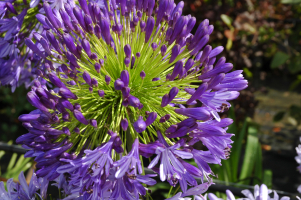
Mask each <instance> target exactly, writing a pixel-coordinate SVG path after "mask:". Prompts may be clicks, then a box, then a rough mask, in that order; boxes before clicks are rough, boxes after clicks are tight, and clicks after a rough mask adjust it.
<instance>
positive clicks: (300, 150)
mask: <svg viewBox="0 0 301 200" xmlns="http://www.w3.org/2000/svg"><path fill="white" fill-rule="evenodd" d="M299 139H300V141H301V138H299ZM296 152H297V156H296V157H295V160H296V162H297V163H298V164H299V166H298V167H297V170H298V171H299V172H300V173H301V144H299V145H298V146H297V147H296ZM297 190H298V192H299V193H301V185H300V186H299V187H298V189H297Z"/></svg>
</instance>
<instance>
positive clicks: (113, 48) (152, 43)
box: [56, 10, 201, 152]
mask: <svg viewBox="0 0 301 200" xmlns="http://www.w3.org/2000/svg"><path fill="white" fill-rule="evenodd" d="M115 15H117V10H115ZM131 16H133V13H131ZM149 18H152V17H151V16H147V14H146V13H143V15H142V17H141V19H140V21H138V23H137V26H135V27H134V28H133V27H130V21H131V20H132V17H129V16H126V17H125V16H122V14H121V16H120V19H121V22H122V23H123V24H124V26H123V30H122V31H120V32H119V33H118V32H114V31H112V29H111V28H110V34H111V36H112V37H111V40H112V41H111V43H110V45H108V44H107V43H106V41H105V40H104V39H103V38H101V37H100V38H99V37H97V36H96V34H93V33H89V32H86V31H84V30H83V29H82V32H81V33H82V34H79V33H78V32H76V31H74V32H72V33H70V34H69V36H72V39H73V41H75V43H76V44H78V46H80V45H81V44H82V43H83V41H86V42H88V45H89V46H90V50H91V52H89V53H88V54H90V56H89V55H88V54H87V52H85V51H84V49H83V50H81V52H80V57H79V58H77V60H76V62H77V64H78V65H79V67H78V68H77V69H76V71H77V72H76V77H74V76H72V75H70V74H69V76H68V77H67V76H60V79H61V81H63V82H64V83H65V85H66V86H67V88H68V89H69V90H70V91H71V92H72V93H73V94H75V95H76V96H77V99H76V100H71V99H69V101H70V102H71V103H72V104H73V105H80V109H79V110H80V111H81V112H82V114H83V116H84V118H85V119H87V120H90V119H95V120H96V121H97V126H96V127H94V126H92V125H86V124H83V123H81V122H79V121H78V120H77V119H76V118H74V117H72V118H70V121H66V122H64V123H60V124H59V125H57V126H56V128H57V129H62V128H63V127H67V128H68V129H69V130H70V132H71V136H70V139H71V141H72V142H73V145H74V146H77V152H79V151H80V150H81V149H82V147H83V145H84V143H85V142H86V141H87V140H90V141H91V148H94V147H95V146H98V145H100V144H101V143H103V142H105V141H106V140H108V136H109V135H108V134H106V133H107V131H108V130H112V131H114V132H117V133H119V134H120V137H121V139H122V140H123V141H124V144H126V140H127V139H129V134H130V135H131V136H132V138H137V137H139V138H140V139H141V141H142V142H144V143H149V142H150V141H155V138H156V135H157V134H156V130H158V129H160V130H161V131H162V132H164V131H165V130H166V129H167V128H168V127H170V126H171V125H172V124H176V123H178V122H180V121H182V120H183V119H184V118H185V117H184V116H182V115H179V114H177V113H175V112H174V109H175V108H174V107H172V106H170V105H166V106H162V97H163V96H164V95H166V94H168V93H169V92H170V90H171V89H172V88H173V87H177V88H178V89H179V92H178V93H177V95H176V97H175V99H173V101H172V103H177V104H185V103H186V102H185V101H183V100H184V99H186V100H187V99H189V96H190V95H189V94H188V93H186V92H185V91H184V88H185V87H187V86H189V87H193V86H191V85H190V84H191V82H201V81H199V80H197V77H196V74H195V73H192V74H190V75H187V74H186V76H185V75H183V77H182V78H179V77H178V78H176V79H174V80H172V81H169V80H168V79H167V78H166V76H167V75H168V74H170V75H171V74H172V72H173V70H174V66H175V64H176V63H177V62H178V61H180V60H181V61H180V62H181V64H182V65H183V64H184V63H185V62H186V61H187V60H188V59H189V58H190V52H191V51H189V50H188V49H187V48H186V46H184V47H182V50H183V51H182V52H181V53H179V54H178V55H177V56H175V58H173V61H171V59H170V58H171V56H172V54H173V52H172V50H173V48H174V47H175V45H178V44H176V41H174V42H173V43H172V44H170V45H169V44H168V43H169V41H168V40H166V33H167V32H166V30H168V27H169V25H168V23H167V22H166V21H163V22H162V23H161V24H160V28H157V27H154V28H153V29H152V30H148V31H151V34H150V37H149V38H150V39H148V40H147V39H146V38H145V37H146V32H145V30H144V31H143V30H142V29H141V26H140V23H144V22H147V21H148V19H149ZM102 19H103V18H102ZM155 20H156V19H155ZM115 25H116V23H115V22H114V20H110V27H114V26H115ZM61 34H62V36H63V37H67V36H66V35H64V34H65V33H63V31H62V30H61ZM162 46H163V47H162ZM127 47H130V49H128V50H129V51H130V55H131V56H130V57H127V55H126V53H125V51H126V48H127ZM166 47H167V48H166ZM179 47H180V46H179V45H178V47H177V48H179ZM64 48H65V49H62V50H63V51H66V52H68V51H69V50H68V48H66V46H65V45H64ZM163 49H165V50H163ZM162 51H166V52H162ZM57 53H59V52H57ZM93 54H94V55H93ZM91 55H92V56H91ZM95 55H96V56H95ZM91 58H92V59H91ZM57 62H58V63H61V64H65V65H66V66H68V67H69V68H70V64H69V63H67V62H68V59H67V60H65V62H63V60H58V61H57ZM199 64H200V63H195V65H199ZM71 65H72V63H71ZM97 65H98V66H99V65H100V70H99V69H98V70H97V69H95V66H97ZM182 68H183V66H182ZM124 71H127V72H128V76H129V83H128V88H129V89H130V96H134V97H136V98H137V99H139V101H140V105H137V107H136V106H131V105H128V106H127V105H125V104H128V103H127V101H128V98H127V97H124V95H123V94H122V90H120V89H119V90H116V87H114V83H115V82H116V80H120V77H121V74H122V72H124ZM84 73H88V75H89V76H90V77H91V79H92V80H93V79H94V80H96V81H97V84H94V85H92V84H87V82H86V80H84V78H83V74H84ZM143 73H145V75H143ZM59 74H63V75H66V74H65V73H64V72H62V71H61V72H59ZM71 74H72V73H71ZM144 76H145V77H144ZM72 80H75V81H76V83H77V84H76V85H72V86H70V85H68V82H69V81H72ZM100 95H101V96H100ZM123 102H124V103H123ZM124 105H125V106H124ZM141 107H142V108H141ZM150 112H156V113H157V115H158V116H157V119H156V120H155V121H154V122H153V123H152V124H151V125H149V126H147V127H146V129H145V130H144V131H143V132H142V133H141V134H138V132H139V131H138V132H137V131H136V130H135V129H134V126H133V124H134V123H135V122H136V121H137V120H138V119H139V117H140V116H142V118H143V120H144V121H145V120H146V119H147V117H148V115H149V113H150ZM69 113H70V116H72V112H71V111H69ZM162 117H163V119H161V118H162ZM164 117H166V118H169V119H168V120H164ZM123 119H127V120H128V121H129V128H128V129H127V131H125V130H123V129H122V128H121V122H122V120H123ZM140 119H141V117H140ZM160 119H161V122H163V123H160ZM138 125H139V124H138ZM78 129H79V132H80V134H78ZM62 137H66V136H65V135H64V136H62ZM61 139H62V138H61Z"/></svg>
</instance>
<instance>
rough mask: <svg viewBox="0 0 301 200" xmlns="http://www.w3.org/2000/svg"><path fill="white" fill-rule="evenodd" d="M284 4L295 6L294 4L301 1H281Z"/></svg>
mask: <svg viewBox="0 0 301 200" xmlns="http://www.w3.org/2000/svg"><path fill="white" fill-rule="evenodd" d="M281 3H283V4H286V3H287V4H293V3H301V0H281Z"/></svg>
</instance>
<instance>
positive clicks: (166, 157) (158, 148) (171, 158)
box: [140, 131, 192, 185]
mask: <svg viewBox="0 0 301 200" xmlns="http://www.w3.org/2000/svg"><path fill="white" fill-rule="evenodd" d="M157 134H158V142H157V143H156V144H155V146H153V145H151V147H150V148H148V145H146V148H143V150H142V149H141V148H140V151H144V152H145V153H148V154H157V156H156V157H155V158H154V159H153V160H152V162H151V163H150V164H149V166H148V168H150V169H151V168H154V167H155V165H156V164H157V163H158V162H159V160H160V169H159V174H160V179H161V181H165V180H167V181H168V182H169V183H170V184H171V185H175V184H176V183H177V181H178V180H179V179H182V174H184V172H185V171H186V170H185V168H184V166H183V165H182V164H181V162H180V161H179V160H178V159H177V158H176V156H179V157H181V158H183V159H190V158H192V154H191V153H189V152H185V151H181V150H177V149H178V148H179V147H181V144H180V143H177V144H175V145H173V146H169V145H168V144H167V143H166V141H165V139H164V137H163V135H162V134H161V132H160V131H157Z"/></svg>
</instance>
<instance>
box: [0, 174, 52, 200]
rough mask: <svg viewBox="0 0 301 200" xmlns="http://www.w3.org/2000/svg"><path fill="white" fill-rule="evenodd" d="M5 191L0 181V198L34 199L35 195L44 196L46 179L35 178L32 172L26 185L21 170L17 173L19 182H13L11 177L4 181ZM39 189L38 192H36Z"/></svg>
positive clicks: (4, 199)
mask: <svg viewBox="0 0 301 200" xmlns="http://www.w3.org/2000/svg"><path fill="white" fill-rule="evenodd" d="M6 186H7V191H6V190H5V187H4V183H3V182H2V181H1V182H0V199H3V200H14V199H22V200H35V199H36V196H38V197H39V198H40V199H45V198H46V193H47V186H48V181H45V179H43V178H37V176H36V174H35V173H33V175H32V177H31V179H30V183H29V185H27V182H26V179H25V176H24V174H23V172H21V173H20V174H19V183H15V182H14V181H13V179H12V178H11V179H8V180H7V182H6ZM38 191H40V192H38Z"/></svg>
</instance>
